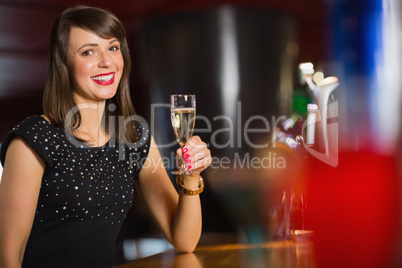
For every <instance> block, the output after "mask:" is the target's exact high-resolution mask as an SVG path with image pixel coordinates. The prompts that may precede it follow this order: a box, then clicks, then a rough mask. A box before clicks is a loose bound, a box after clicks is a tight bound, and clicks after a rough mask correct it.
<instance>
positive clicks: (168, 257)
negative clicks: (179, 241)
mask: <svg viewBox="0 0 402 268" xmlns="http://www.w3.org/2000/svg"><path fill="white" fill-rule="evenodd" d="M136 267H146V268H158V267H163V268H168V267H169V268H170V267H172V268H173V267H175V268H181V267H183V268H184V267H191V268H207V267H230V268H236V267H242V268H243V267H244V268H259V267H261V268H262V267H281V268H314V267H315V264H314V256H313V246H312V243H311V242H293V241H273V242H267V243H262V244H241V243H233V244H220V245H202V246H199V247H197V248H196V250H195V251H194V253H180V252H177V251H175V250H168V251H166V252H163V253H159V254H155V255H152V256H149V257H146V258H143V259H138V260H135V261H131V262H128V263H125V264H122V265H118V266H116V268H136Z"/></svg>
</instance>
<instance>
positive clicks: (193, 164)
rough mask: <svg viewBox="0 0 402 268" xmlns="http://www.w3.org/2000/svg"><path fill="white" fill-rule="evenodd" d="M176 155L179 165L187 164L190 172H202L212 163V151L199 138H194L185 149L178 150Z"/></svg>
mask: <svg viewBox="0 0 402 268" xmlns="http://www.w3.org/2000/svg"><path fill="white" fill-rule="evenodd" d="M176 154H177V156H178V159H179V163H180V161H181V162H185V163H186V165H187V168H188V170H189V171H195V172H197V173H200V172H202V171H203V170H204V169H206V168H207V167H208V166H209V165H210V164H211V162H212V157H211V151H210V150H209V149H208V148H207V145H206V143H205V142H203V141H202V140H201V139H200V137H198V136H192V137H191V138H190V140H188V142H187V143H186V145H185V146H184V147H183V149H181V148H179V149H177V151H176ZM197 177H198V175H197Z"/></svg>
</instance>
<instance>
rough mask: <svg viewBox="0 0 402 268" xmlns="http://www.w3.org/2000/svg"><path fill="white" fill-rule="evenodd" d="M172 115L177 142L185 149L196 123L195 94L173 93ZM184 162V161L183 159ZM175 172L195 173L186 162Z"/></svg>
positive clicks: (171, 102)
mask: <svg viewBox="0 0 402 268" xmlns="http://www.w3.org/2000/svg"><path fill="white" fill-rule="evenodd" d="M170 115H171V120H172V126H173V131H174V134H175V136H176V139H177V142H178V143H179V144H180V147H181V148H182V149H183V147H184V145H185V144H186V143H187V141H188V140H189V139H190V138H191V136H192V135H193V130H194V124H195V95H172V96H171V99H170ZM183 163H184V161H183ZM173 173H174V174H193V173H196V172H190V171H189V170H188V168H187V165H186V164H185V163H184V164H183V165H182V166H181V168H180V170H179V171H174V172H173Z"/></svg>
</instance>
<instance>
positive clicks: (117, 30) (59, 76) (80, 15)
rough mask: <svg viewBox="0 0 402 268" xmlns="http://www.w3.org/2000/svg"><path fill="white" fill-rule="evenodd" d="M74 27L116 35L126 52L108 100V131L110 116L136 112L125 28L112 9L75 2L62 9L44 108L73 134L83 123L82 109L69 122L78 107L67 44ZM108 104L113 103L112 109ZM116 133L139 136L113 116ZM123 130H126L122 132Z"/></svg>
mask: <svg viewBox="0 0 402 268" xmlns="http://www.w3.org/2000/svg"><path fill="white" fill-rule="evenodd" d="M72 27H78V28H82V29H84V30H88V31H91V32H93V33H95V34H96V35H98V36H100V37H102V38H105V39H110V38H117V39H118V41H119V42H120V49H121V53H122V55H123V60H124V68H123V74H122V76H121V80H120V83H119V86H118V88H117V92H116V94H115V96H114V97H113V98H111V99H108V100H106V106H105V110H104V114H103V120H102V126H103V128H104V131H105V133H107V134H111V133H110V131H111V130H110V129H109V127H110V125H109V124H112V122H109V121H110V120H109V118H111V117H116V116H123V118H124V120H126V119H127V118H129V117H130V116H133V115H135V111H134V108H133V106H132V103H131V97H130V89H129V75H130V71H131V59H130V51H129V48H128V44H127V40H126V37H125V30H124V27H123V25H122V23H121V22H120V21H119V19H118V18H117V17H116V16H115V15H114V14H113V13H111V12H109V11H107V10H104V9H101V8H96V7H88V6H76V7H73V8H68V9H66V10H65V11H63V12H62V13H61V14H60V15H59V17H58V18H57V19H56V21H55V23H54V25H53V28H52V32H51V35H50V44H49V60H48V69H47V78H46V85H45V89H44V95H43V112H44V114H45V115H46V116H47V117H48V118H49V120H50V121H51V122H52V123H53V124H54V125H56V126H57V127H59V128H61V129H63V130H65V131H66V130H67V128H66V126H69V129H70V130H71V134H73V135H74V132H75V131H76V130H78V128H79V127H80V126H81V124H82V118H81V114H80V112H79V111H77V112H75V113H74V114H73V116H72V118H71V121H70V120H68V121H70V122H67V118H68V115H69V112H70V114H71V111H72V109H74V108H76V103H75V101H74V97H73V93H72V91H73V83H72V81H73V80H72V77H71V73H70V71H69V66H68V48H69V41H70V31H71V28H72ZM108 107H113V109H109V108H108ZM114 121H115V122H114V128H113V127H111V129H113V131H115V133H113V134H114V135H115V137H116V139H118V140H122V139H124V138H125V139H127V140H128V141H129V142H136V141H137V140H138V133H137V131H136V130H135V128H134V127H127V126H126V127H125V128H124V129H121V128H120V127H119V126H118V124H119V120H114ZM122 132H124V133H122Z"/></svg>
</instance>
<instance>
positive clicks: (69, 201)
mask: <svg viewBox="0 0 402 268" xmlns="http://www.w3.org/2000/svg"><path fill="white" fill-rule="evenodd" d="M135 127H136V128H137V130H138V132H139V134H140V139H139V140H138V142H137V143H136V144H119V143H117V142H115V141H112V140H110V141H109V142H108V143H107V144H106V145H104V146H101V147H89V146H86V145H84V144H81V143H78V142H77V141H76V140H75V139H74V138H73V137H71V136H69V135H67V134H66V133H65V132H64V131H62V130H61V129H59V128H57V127H56V126H54V125H52V124H51V123H50V122H48V121H47V120H45V119H44V118H43V117H41V116H39V115H34V116H31V117H28V118H27V119H25V120H24V121H23V122H21V123H20V124H18V125H17V126H16V127H15V128H13V130H12V131H11V132H10V133H9V134H8V136H7V137H6V139H5V140H4V142H3V144H2V146H1V154H0V159H1V163H2V165H3V166H4V161H5V155H6V151H7V148H8V145H9V143H10V141H11V140H12V139H13V138H14V137H16V136H19V137H22V138H24V139H25V140H26V141H27V143H28V144H29V145H30V146H31V147H32V148H33V149H34V150H35V151H36V152H37V153H38V154H39V156H40V157H42V158H43V160H44V162H45V163H46V169H45V172H44V174H43V177H42V185H41V190H40V193H39V199H38V203H37V209H36V215H35V219H34V222H33V226H32V231H31V234H30V237H29V240H28V243H27V246H26V250H25V255H24V259H23V267H42V268H44V267H52V268H55V267H110V266H112V265H113V264H114V263H115V241H116V238H117V236H118V233H119V231H120V227H121V225H122V222H123V220H124V218H125V217H126V214H127V213H128V211H129V209H130V207H131V203H132V200H133V195H134V185H133V183H134V180H135V179H136V177H137V176H138V173H139V172H140V170H141V167H142V164H143V163H144V161H145V159H146V157H147V155H148V151H149V147H150V133H149V130H148V128H147V127H146V126H141V125H140V124H136V126H135ZM21 165H23V163H21Z"/></svg>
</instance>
